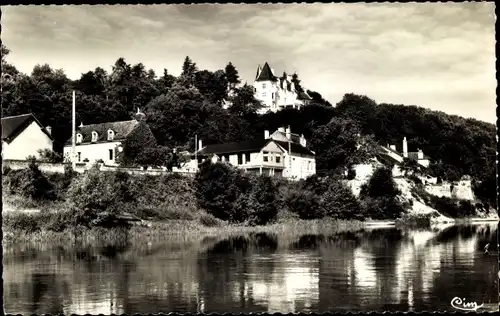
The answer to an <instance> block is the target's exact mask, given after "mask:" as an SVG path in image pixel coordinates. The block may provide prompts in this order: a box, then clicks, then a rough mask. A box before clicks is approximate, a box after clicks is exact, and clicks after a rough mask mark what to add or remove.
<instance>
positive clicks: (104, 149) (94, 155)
mask: <svg viewBox="0 0 500 316" xmlns="http://www.w3.org/2000/svg"><path fill="white" fill-rule="evenodd" d="M120 145H121V142H106V143H97V144H77V145H76V146H75V151H76V153H77V154H78V153H79V152H80V161H81V162H83V160H85V159H88V160H89V163H94V162H95V161H97V160H99V159H102V160H103V161H104V163H105V164H106V165H114V164H116V148H117V147H118V146H120ZM110 149H112V150H113V159H112V160H110V159H109V150H110ZM71 152H72V148H71V146H65V147H64V156H65V157H70V155H71ZM77 159H78V157H77ZM77 162H78V160H77Z"/></svg>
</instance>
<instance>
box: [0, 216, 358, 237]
mask: <svg viewBox="0 0 500 316" xmlns="http://www.w3.org/2000/svg"><path fill="white" fill-rule="evenodd" d="M68 215H69V214H62V213H56V212H53V213H41V212H29V213H25V212H22V211H10V212H8V213H5V214H4V215H3V219H4V221H3V222H4V223H3V234H4V236H3V243H4V245H9V244H16V243H27V242H44V241H47V240H51V242H54V243H58V242H62V243H68V242H69V243H73V242H81V241H83V242H90V243H92V242H97V243H106V244H107V243H112V244H115V243H118V244H119V243H123V242H135V241H148V242H155V241H161V240H163V239H168V238H181V239H193V238H199V237H200V236H204V237H216V236H217V237H220V236H231V235H240V234H251V233H255V234H258V233H269V234H279V235H301V234H325V233H328V234H329V233H340V232H356V231H360V230H362V229H363V228H365V223H364V222H362V221H356V220H335V219H327V220H301V219H295V218H280V219H278V220H277V221H276V222H274V223H272V224H268V225H256V226H249V225H245V224H232V223H228V222H223V221H219V222H217V223H216V224H213V223H212V225H206V223H202V222H200V221H199V220H142V221H138V222H135V223H132V224H131V225H130V227H116V228H103V227H91V228H84V227H81V226H77V227H73V226H67V227H65V228H63V229H60V230H57V229H55V228H56V227H57V225H55V224H56V222H57V221H61V220H64V219H65V218H67V216H68Z"/></svg>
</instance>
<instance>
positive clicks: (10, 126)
mask: <svg viewBox="0 0 500 316" xmlns="http://www.w3.org/2000/svg"><path fill="white" fill-rule="evenodd" d="M32 122H36V123H37V124H38V125H39V126H40V128H41V129H42V131H43V132H44V133H45V134H46V135H47V136H49V137H50V139H52V140H54V138H53V137H52V136H51V135H50V133H49V132H47V130H46V129H45V127H44V126H43V125H42V124H41V123H40V122H39V121H38V120H37V119H36V117H35V116H34V115H33V114H31V113H29V114H22V115H16V116H7V117H2V140H4V141H6V142H11V141H12V140H13V139H14V138H16V136H17V135H19V134H20V133H21V132H22V131H23V130H24V129H25V128H26V127H28V126H29V125H30V124H31V123H32Z"/></svg>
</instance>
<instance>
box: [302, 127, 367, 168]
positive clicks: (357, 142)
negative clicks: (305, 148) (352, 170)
mask: <svg viewBox="0 0 500 316" xmlns="http://www.w3.org/2000/svg"><path fill="white" fill-rule="evenodd" d="M310 143H311V148H312V149H313V150H314V151H316V160H317V165H318V169H327V170H333V171H335V172H341V173H342V172H343V171H344V170H345V168H346V167H350V166H352V165H354V164H359V163H363V162H366V161H367V160H368V159H369V158H372V157H374V156H375V154H376V148H377V145H376V144H375V142H374V140H373V138H372V137H371V136H361V135H360V129H359V127H358V125H357V124H356V123H355V122H354V121H352V120H350V119H346V118H343V117H334V118H333V119H332V120H331V121H330V122H329V123H328V124H326V125H322V126H320V127H319V128H317V129H316V130H315V131H314V132H313V135H312V139H311V142H310Z"/></svg>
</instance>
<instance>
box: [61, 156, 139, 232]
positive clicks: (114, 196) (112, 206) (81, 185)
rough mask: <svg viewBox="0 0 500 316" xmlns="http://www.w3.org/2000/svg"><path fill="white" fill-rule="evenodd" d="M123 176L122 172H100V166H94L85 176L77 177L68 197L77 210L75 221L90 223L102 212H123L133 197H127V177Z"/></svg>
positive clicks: (84, 223)
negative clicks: (123, 177)
mask: <svg viewBox="0 0 500 316" xmlns="http://www.w3.org/2000/svg"><path fill="white" fill-rule="evenodd" d="M122 176H123V175H122V174H121V173H110V172H100V171H99V169H98V167H96V166H93V167H92V168H91V169H90V170H89V171H88V172H86V173H85V175H84V176H83V177H81V178H77V179H75V181H73V182H72V183H71V185H70V187H69V190H68V198H69V199H70V201H71V206H72V208H73V209H74V211H75V217H74V222H73V223H74V224H76V225H78V224H82V225H89V223H90V222H91V221H92V220H95V219H96V218H97V214H98V213H100V212H107V213H108V214H118V213H120V212H122V211H123V210H124V207H125V206H126V205H127V204H126V202H127V201H130V199H131V198H130V197H125V195H126V193H124V192H128V191H127V190H128V189H127V188H126V187H127V183H126V181H127V179H122V178H121V177H122ZM122 181H124V182H122Z"/></svg>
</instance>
